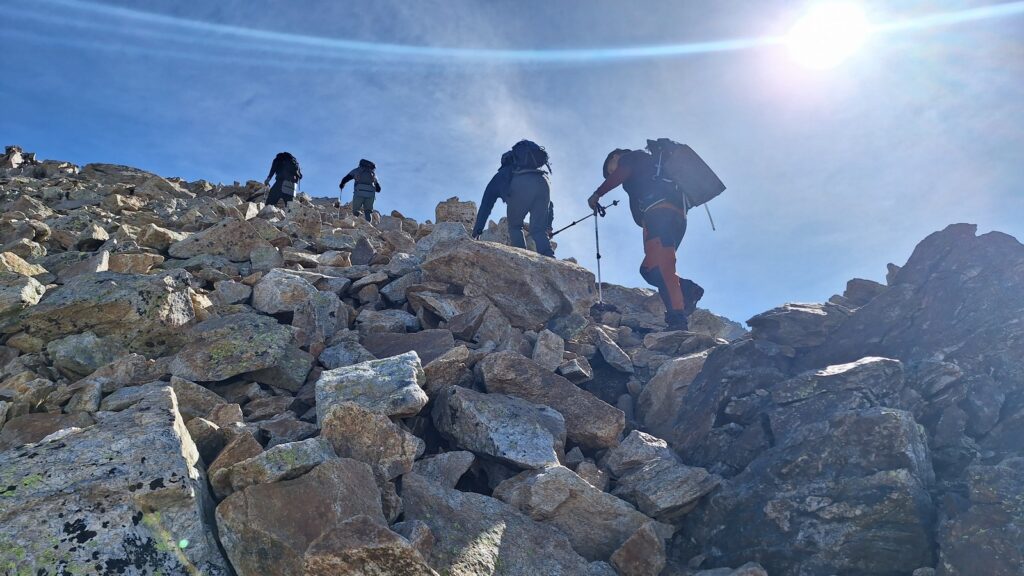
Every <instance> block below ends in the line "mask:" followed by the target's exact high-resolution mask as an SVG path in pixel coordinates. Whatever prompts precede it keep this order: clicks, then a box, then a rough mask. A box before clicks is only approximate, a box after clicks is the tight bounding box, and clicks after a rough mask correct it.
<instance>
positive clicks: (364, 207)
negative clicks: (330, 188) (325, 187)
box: [338, 158, 380, 222]
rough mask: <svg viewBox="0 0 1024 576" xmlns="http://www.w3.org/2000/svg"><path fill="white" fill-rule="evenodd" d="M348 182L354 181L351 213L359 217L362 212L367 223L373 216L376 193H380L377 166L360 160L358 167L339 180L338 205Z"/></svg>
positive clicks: (365, 160)
mask: <svg viewBox="0 0 1024 576" xmlns="http://www.w3.org/2000/svg"><path fill="white" fill-rule="evenodd" d="M349 180H354V181H355V184H354V186H355V190H353V192H352V213H353V214H354V215H356V216H359V212H360V211H362V212H363V217H364V218H366V221H367V222H369V221H370V217H371V216H372V215H373V201H374V199H375V198H376V197H377V193H378V192H380V182H378V181H377V165H376V164H374V163H373V162H370V161H369V160H367V159H365V158H364V159H362V160H360V161H359V166H356V167H355V168H353V169H352V171H351V172H349V173H348V174H346V175H345V177H344V178H342V179H341V184H338V202H339V203H340V202H341V191H343V190H345V184H348V181H349Z"/></svg>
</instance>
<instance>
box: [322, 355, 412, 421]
mask: <svg viewBox="0 0 1024 576" xmlns="http://www.w3.org/2000/svg"><path fill="white" fill-rule="evenodd" d="M425 384H426V376H425V375H424V373H423V367H422V366H421V365H420V359H419V356H417V355H416V353H415V352H408V353H406V354H402V355H400V356H392V357H390V358H384V359H383V360H370V361H368V362H363V363H361V364H354V365H352V366H345V367H343V368H336V369H334V370H326V371H324V372H323V373H321V374H320V378H319V379H318V380H317V381H316V416H317V421H318V422H320V423H323V420H324V416H326V414H327V412H328V411H329V410H330V409H331V408H332V407H334V406H336V405H338V404H340V403H342V402H355V403H356V404H359V405H360V406H362V407H363V408H366V409H367V410H369V411H371V412H375V413H378V414H383V415H384V416H415V415H416V414H418V413H419V411H420V409H422V408H423V407H424V406H425V405H426V404H427V393H426V392H424V391H423V386H424V385H425Z"/></svg>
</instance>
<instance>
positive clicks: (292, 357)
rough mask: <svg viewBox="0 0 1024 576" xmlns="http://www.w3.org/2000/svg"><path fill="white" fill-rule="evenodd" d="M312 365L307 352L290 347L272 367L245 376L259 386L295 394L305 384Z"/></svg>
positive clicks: (312, 360) (312, 362) (311, 357)
mask: <svg viewBox="0 0 1024 576" xmlns="http://www.w3.org/2000/svg"><path fill="white" fill-rule="evenodd" d="M313 364H314V359H313V356H312V355H311V354H309V352H306V351H305V350H302V349H300V348H296V347H290V348H289V349H288V350H287V351H286V352H285V353H284V354H283V355H282V356H281V358H280V359H279V360H278V361H277V362H276V363H275V364H274V365H273V366H268V367H266V368H261V369H259V370H254V371H252V372H249V373H247V374H246V375H245V376H246V378H252V379H253V380H255V381H257V382H259V383H260V384H266V385H267V386H273V387H274V388H280V389H282V390H287V391H289V392H297V391H298V390H299V389H300V388H302V385H303V384H305V383H306V377H307V376H309V373H310V371H311V370H312V369H313Z"/></svg>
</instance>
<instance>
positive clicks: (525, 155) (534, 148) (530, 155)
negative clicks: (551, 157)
mask: <svg viewBox="0 0 1024 576" xmlns="http://www.w3.org/2000/svg"><path fill="white" fill-rule="evenodd" d="M512 162H513V164H514V165H515V168H516V170H539V169H540V168H542V167H546V168H547V169H548V171H549V172H550V171H551V166H550V165H549V164H548V153H547V151H545V150H544V147H543V146H539V145H538V144H537V143H536V142H532V141H530V140H520V141H519V142H516V145H515V146H513V147H512Z"/></svg>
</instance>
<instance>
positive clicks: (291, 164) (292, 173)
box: [267, 152, 302, 182]
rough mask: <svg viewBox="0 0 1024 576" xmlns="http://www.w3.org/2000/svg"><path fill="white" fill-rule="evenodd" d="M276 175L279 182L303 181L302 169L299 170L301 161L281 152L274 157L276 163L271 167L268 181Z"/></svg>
mask: <svg viewBox="0 0 1024 576" xmlns="http://www.w3.org/2000/svg"><path fill="white" fill-rule="evenodd" d="M275 175H276V176H277V180H278V181H288V182H298V181H299V180H302V169H301V168H299V161H298V160H296V159H295V157H294V156H292V155H291V154H289V153H287V152H281V153H280V154H278V155H277V156H275V157H274V162H273V163H272V164H271V165H270V173H269V174H267V180H270V177H271V176H275Z"/></svg>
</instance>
